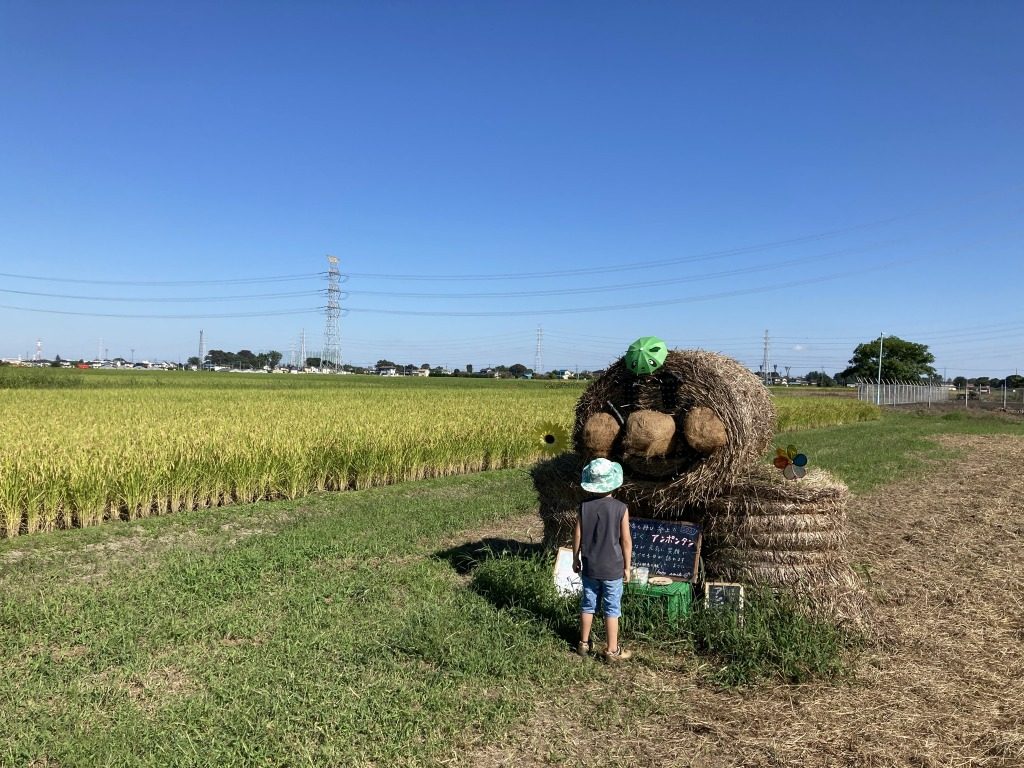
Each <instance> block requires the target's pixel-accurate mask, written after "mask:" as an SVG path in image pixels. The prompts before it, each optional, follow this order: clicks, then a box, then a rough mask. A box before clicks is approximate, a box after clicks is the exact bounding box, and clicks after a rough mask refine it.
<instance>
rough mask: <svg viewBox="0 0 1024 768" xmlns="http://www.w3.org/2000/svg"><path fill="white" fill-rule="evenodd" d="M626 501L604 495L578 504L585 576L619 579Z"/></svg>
mask: <svg viewBox="0 0 1024 768" xmlns="http://www.w3.org/2000/svg"><path fill="white" fill-rule="evenodd" d="M625 513H626V505H625V504H623V503H622V502H621V501H619V500H618V499H613V498H612V497H611V496H606V497H604V498H600V499H591V500H590V501H585V502H583V504H581V505H580V531H581V533H582V536H581V538H580V553H581V555H582V557H583V575H584V576H586V577H587V578H588V579H605V580H611V579H621V578H622V569H623V568H624V567H625V560H624V559H623V557H622V544H621V541H620V533H621V530H622V516H623V515H624V514H625Z"/></svg>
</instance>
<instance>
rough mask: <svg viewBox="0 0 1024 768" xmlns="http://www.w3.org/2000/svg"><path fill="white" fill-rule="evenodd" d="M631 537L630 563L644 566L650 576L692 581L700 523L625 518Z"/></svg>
mask: <svg viewBox="0 0 1024 768" xmlns="http://www.w3.org/2000/svg"><path fill="white" fill-rule="evenodd" d="M629 532H630V534H631V535H632V537H633V565H635V566H646V567H647V568H648V570H649V571H650V573H651V575H652V576H653V575H657V576H673V577H676V578H677V579H681V580H683V581H692V580H693V576H694V574H695V573H696V571H697V561H698V559H699V558H700V526H699V525H696V524H694V523H686V522H676V521H672V520H648V519H646V518H642V517H634V518H631V519H630V521H629Z"/></svg>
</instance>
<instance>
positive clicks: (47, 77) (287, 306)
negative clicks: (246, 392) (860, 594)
mask: <svg viewBox="0 0 1024 768" xmlns="http://www.w3.org/2000/svg"><path fill="white" fill-rule="evenodd" d="M1021 39H1024V5H1021V4H1020V3H1014V2H985V3H970V4H968V3H942V2H940V3H928V4H924V3H906V4H891V3H857V4H831V3H783V4H769V3H749V4H748V3H729V4H721V5H718V6H711V5H706V6H700V5H696V4H679V3H644V4H632V3H630V4H626V3H620V4H613V3H595V2H586V3H582V2H581V3H571V2H570V3H531V2H516V3H490V2H484V3H479V2H431V3H425V2H424V3H411V2H379V3H336V2H296V3H278V2H244V3H243V2H227V3H220V4H217V5H216V6H214V4H209V3H189V2H183V3H155V2H146V3H139V2H92V3H79V2H43V3H39V2H21V1H20V0H8V2H5V3H3V4H0V94H2V104H3V110H2V112H3V116H2V118H0V169H2V170H0V272H2V273H3V276H2V278H0V289H2V291H3V292H0V328H2V329H3V331H2V333H0V356H2V357H16V356H18V355H22V356H25V355H28V356H31V354H32V353H33V352H34V350H35V344H36V339H37V338H40V339H42V341H43V349H44V353H45V354H46V356H47V357H52V356H53V355H55V354H60V355H61V356H63V357H68V358H78V357H84V358H92V357H95V356H96V355H97V353H98V352H100V351H101V350H102V351H106V352H107V353H108V354H109V355H110V356H115V355H121V356H124V357H129V355H130V354H132V353H131V350H134V356H135V358H136V359H142V358H149V359H171V360H179V359H185V358H187V357H188V356H189V355H194V354H196V351H197V349H198V341H199V331H200V330H201V329H202V330H203V331H204V334H205V337H206V342H207V348H220V349H227V350H237V349H242V348H248V349H252V350H254V351H259V350H266V349H277V350H280V351H282V352H284V353H285V355H286V357H287V356H288V354H289V350H290V349H291V348H292V347H297V346H298V343H299V337H300V334H301V333H302V332H303V331H305V335H306V339H307V348H308V349H309V350H310V351H311V352H314V351H317V350H318V349H319V346H320V344H321V339H322V332H323V324H324V321H323V313H322V311H321V307H323V305H324V303H325V298H324V296H323V295H322V291H323V289H324V288H325V287H326V281H325V279H324V277H323V276H322V273H323V272H324V270H325V269H326V267H327V262H326V260H325V255H326V254H328V253H330V254H334V255H336V256H337V257H338V258H339V259H340V260H341V269H342V271H343V272H344V273H345V274H346V275H348V278H347V280H346V282H345V284H344V289H345V291H346V293H345V296H344V300H343V302H342V306H343V307H344V308H345V310H346V313H345V316H344V317H343V318H342V320H341V331H342V333H341V338H342V355H343V358H344V360H345V361H346V362H352V363H356V364H364V363H373V362H374V361H376V360H377V359H378V358H389V359H392V360H396V361H397V362H401V363H415V364H419V363H423V362H429V363H431V364H445V365H449V366H451V367H459V368H464V367H465V365H466V364H467V363H472V364H474V365H475V366H477V367H478V368H479V367H482V366H486V365H490V364H497V363H506V364H510V363H514V362H522V363H524V364H526V365H527V366H532V365H533V362H534V353H535V344H536V338H537V329H538V327H542V328H543V331H544V344H543V367H544V368H545V369H551V368H576V367H579V368H581V369H585V368H597V367H603V366H604V365H605V364H607V363H608V362H609V361H610V360H612V359H614V358H615V357H617V356H618V355H620V354H621V353H622V352H623V351H624V349H625V347H626V346H627V345H628V344H629V343H630V342H631V341H632V340H633V339H635V338H636V337H638V336H643V335H649V334H653V335H659V336H662V337H663V338H665V339H666V340H667V341H668V342H669V343H670V344H672V345H673V346H678V347H703V348H708V349H714V350H718V351H722V352H724V353H726V354H729V355H732V356H734V357H736V358H737V359H739V360H740V361H742V362H744V363H745V364H747V365H750V366H751V367H753V368H755V369H756V367H757V365H758V364H759V363H760V361H761V356H762V340H763V336H764V332H765V330H767V331H768V332H769V336H770V339H771V353H770V357H771V361H772V363H773V364H777V365H779V367H780V370H781V369H782V368H783V367H784V366H790V367H791V368H792V369H793V372H794V373H805V372H807V371H809V370H814V369H817V370H821V369H825V370H827V371H829V372H835V371H837V370H841V369H842V368H843V367H845V364H846V361H847V360H848V359H849V357H850V356H851V354H852V351H853V347H854V346H855V345H856V344H857V343H859V342H861V341H866V340H868V339H872V338H877V335H878V333H879V332H885V333H886V334H896V335H899V336H902V337H903V338H907V339H911V340H914V341H919V342H923V343H926V344H928V345H929V346H930V348H931V349H932V351H933V352H934V353H935V355H936V358H937V361H936V367H937V368H938V369H939V370H940V371H945V372H946V373H947V375H949V376H956V375H966V376H977V375H1003V374H1005V373H1012V372H1013V371H1014V370H1015V369H1019V368H1024V313H1022V311H1021V307H1020V299H1019V283H1020V277H1019V276H1020V271H1021V267H1022V266H1024V259H1022V252H1021V251H1022V249H1021V246H1022V244H1024V231H1022V226H1021V221H1022V217H1021V212H1022V209H1024V178H1022V171H1024V153H1022V143H1021V136H1022V135H1024V132H1022V124H1024V99H1022V98H1021V94H1022V93H1024V46H1021V45H1020V40H1021ZM276 276H294V277H295V278H296V279H293V280H287V281H267V282H238V281H246V280H253V279H257V278H265V277H276ZM303 276H306V277H303ZM430 277H433V278H435V279H426V278H430ZM436 278H444V279H436ZM72 281H77V282H72ZM81 281H90V282H81ZM231 281H236V282H231ZM161 282H163V283H171V282H173V283H179V284H176V285H154V284H150V285H145V284H142V283H161ZM186 282H190V283H192V284H190V285H186V284H184V283H186ZM125 283H136V284H135V285H126V284H125ZM285 294H289V295H285ZM495 294H496V295H495ZM65 313H67V314H65ZM70 313H75V314H70ZM107 315H119V316H117V317H111V316H107ZM166 315H174V316H175V317H161V316H166ZM224 315H245V316H242V317H224Z"/></svg>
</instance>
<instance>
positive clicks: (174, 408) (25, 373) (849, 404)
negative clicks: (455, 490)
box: [0, 369, 877, 538]
mask: <svg viewBox="0 0 1024 768" xmlns="http://www.w3.org/2000/svg"><path fill="white" fill-rule="evenodd" d="M583 386H584V385H583V384H582V383H575V382H540V381H536V382H535V381H495V380H487V379H455V378H445V379H385V378H377V377H364V376H346V377H314V376H284V375H261V376H260V375H248V376H245V375H232V374H224V373H220V374H214V373H192V372H170V373H163V372H149V371H147V372H122V371H77V370H73V371H67V370H52V371H51V370H12V369H0V536H3V537H7V538H10V537H13V536H16V535H19V534H22V533H34V532H36V531H48V530H53V529H55V528H73V527H87V526H93V525H97V524H99V523H102V522H103V521H106V520H134V519H138V518H144V517H149V516H152V515H162V514H167V513H171V512H176V511H179V510H191V509H204V508H211V507H218V506H221V505H224V504H231V503H238V502H242V503H244V502H252V501H256V500H260V499H295V498H297V497H300V496H303V495H306V494H309V493H315V492H320V491H338V490H348V489H363V488H369V487H372V486H378V485H387V484H391V483H395V482H399V481H404V480H416V479H423V478H428V477H439V476H445V475H456V474H463V473H467V472H477V471H481V470H487V469H499V468H507V467H519V466H525V465H528V464H531V463H532V462H534V461H535V460H536V459H537V458H538V457H539V455H540V453H541V446H542V442H541V440H540V439H539V438H540V430H541V425H542V424H543V423H545V422H551V423H554V424H556V425H560V426H562V427H564V428H565V429H566V430H568V429H569V428H570V427H571V424H572V419H573V408H574V406H575V403H576V400H577V398H578V397H579V395H580V393H581V392H582V390H583ZM810 400H811V399H810V398H807V399H798V398H792V399H790V398H785V399H783V398H779V399H777V403H778V405H779V412H780V425H781V427H782V428H783V429H795V428H800V427H816V426H823V425H826V424H839V423H848V422H851V421H860V420H865V419H869V418H876V417H877V411H876V410H875V409H874V407H873V406H864V405H862V404H860V403H857V402H856V401H846V400H835V401H832V400H819V399H814V400H813V402H808V401H810Z"/></svg>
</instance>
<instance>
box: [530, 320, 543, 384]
mask: <svg viewBox="0 0 1024 768" xmlns="http://www.w3.org/2000/svg"><path fill="white" fill-rule="evenodd" d="M543 365H544V329H543V328H541V327H540V326H539V325H538V326H537V350H536V352H534V355H533V373H534V375H535V376H539V375H540V374H541V373H542V370H543Z"/></svg>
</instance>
